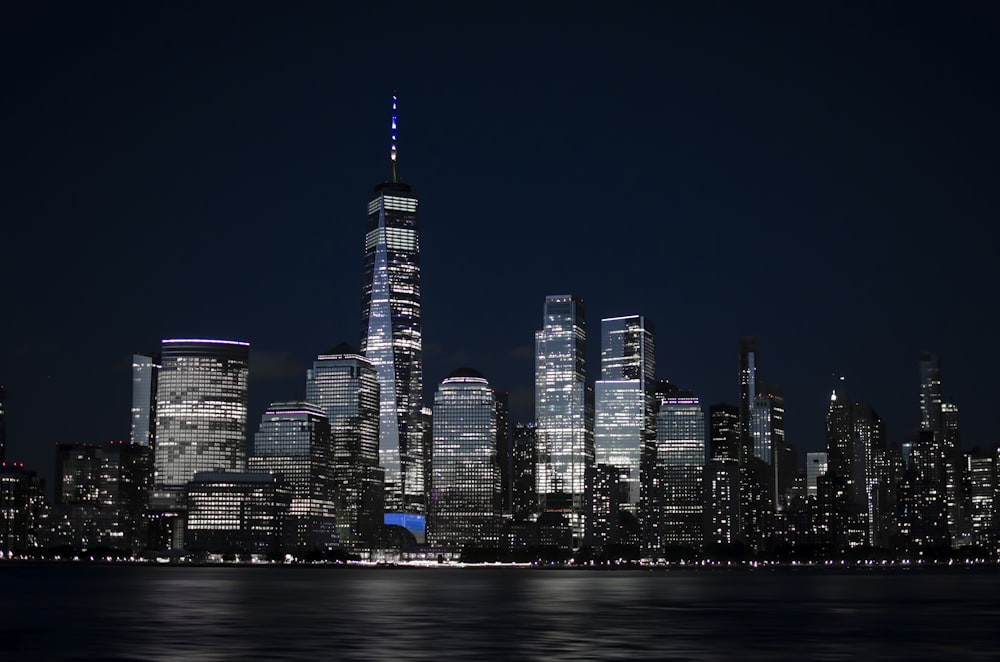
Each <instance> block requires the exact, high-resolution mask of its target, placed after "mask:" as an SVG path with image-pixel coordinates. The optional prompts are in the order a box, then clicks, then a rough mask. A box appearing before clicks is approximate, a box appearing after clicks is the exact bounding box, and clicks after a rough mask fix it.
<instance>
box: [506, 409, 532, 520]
mask: <svg viewBox="0 0 1000 662" xmlns="http://www.w3.org/2000/svg"><path fill="white" fill-rule="evenodd" d="M536 440H537V437H536V434H535V424H534V423H517V424H515V425H514V430H513V433H512V439H511V441H512V444H511V445H512V451H511V455H512V457H511V462H512V481H511V488H512V492H513V494H512V500H513V503H512V507H511V511H512V513H513V514H514V515H515V516H517V517H522V518H525V517H529V516H532V515H534V514H535V513H537V512H538V492H537V491H536V485H535V462H536V452H537V449H536V446H537V443H536Z"/></svg>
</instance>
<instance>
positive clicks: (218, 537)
mask: <svg viewBox="0 0 1000 662" xmlns="http://www.w3.org/2000/svg"><path fill="white" fill-rule="evenodd" d="M185 488H186V503H187V526H186V527H185V534H184V548H185V549H186V550H189V551H192V552H203V553H211V554H234V555H238V556H240V557H241V558H242V559H244V560H249V558H248V557H251V556H253V555H261V556H266V557H269V558H270V559H274V558H276V557H278V556H279V555H280V554H282V553H283V552H284V551H285V550H284V549H283V540H284V532H285V518H286V517H287V514H288V509H289V506H290V503H291V500H292V494H291V490H290V489H288V487H287V486H286V485H285V483H284V480H283V479H282V477H281V476H280V475H272V474H267V473H247V472H242V471H226V472H211V471H206V472H198V473H196V474H195V475H194V477H193V479H192V480H191V481H189V482H188V483H187V485H186V486H185Z"/></svg>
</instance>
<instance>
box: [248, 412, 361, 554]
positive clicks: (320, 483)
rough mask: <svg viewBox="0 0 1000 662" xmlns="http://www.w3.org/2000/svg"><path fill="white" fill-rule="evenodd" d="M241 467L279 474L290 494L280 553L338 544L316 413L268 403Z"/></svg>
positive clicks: (323, 430)
mask: <svg viewBox="0 0 1000 662" xmlns="http://www.w3.org/2000/svg"><path fill="white" fill-rule="evenodd" d="M247 465H248V468H249V470H250V471H251V472H257V473H270V474H280V475H281V476H282V477H283V478H284V481H285V484H286V485H287V486H288V489H289V490H291V503H290V505H289V509H288V519H287V521H286V528H285V542H284V544H285V546H286V548H288V549H325V548H327V547H332V546H334V545H335V544H336V543H337V542H338V535H337V524H338V517H337V516H338V515H339V513H338V512H337V510H336V506H335V503H334V498H335V485H334V478H333V448H332V444H331V439H330V424H329V421H327V417H326V414H325V413H324V412H323V410H322V409H321V408H319V407H317V406H316V405H314V404H310V403H308V402H275V403H272V404H271V406H270V407H268V408H267V410H266V411H265V412H264V415H263V416H261V420H260V428H259V429H258V431H257V434H256V436H255V437H254V452H253V455H251V456H250V457H249V458H247ZM345 519H346V518H345Z"/></svg>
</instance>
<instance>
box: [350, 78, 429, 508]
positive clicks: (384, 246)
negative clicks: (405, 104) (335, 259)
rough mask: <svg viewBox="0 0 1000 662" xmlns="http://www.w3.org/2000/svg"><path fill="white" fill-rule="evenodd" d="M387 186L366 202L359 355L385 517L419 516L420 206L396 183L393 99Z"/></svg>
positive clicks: (421, 493) (421, 447) (421, 481)
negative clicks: (364, 364)
mask: <svg viewBox="0 0 1000 662" xmlns="http://www.w3.org/2000/svg"><path fill="white" fill-rule="evenodd" d="M391 164H392V181H389V182H383V183H381V184H378V185H376V186H375V190H374V193H373V194H372V197H371V198H369V200H368V219H367V223H366V228H365V263H364V283H363V287H362V302H363V303H362V331H361V353H362V354H363V355H364V356H365V358H367V359H368V360H369V361H370V362H371V364H372V365H373V366H374V368H375V371H376V373H377V375H378V382H379V386H380V389H381V393H380V407H379V458H380V459H379V464H380V465H381V466H382V467H383V468H384V470H385V490H386V494H385V508H386V513H402V512H412V513H423V512H424V498H425V488H424V475H425V465H424V462H425V453H424V444H423V442H424V437H423V432H422V426H421V422H422V416H421V410H422V402H421V398H422V390H423V358H422V340H421V313H420V234H419V223H418V217H417V205H418V202H419V201H418V199H417V196H416V195H414V193H413V189H412V188H411V187H410V186H409V185H408V184H403V183H401V182H398V181H396V98H395V97H393V104H392V151H391Z"/></svg>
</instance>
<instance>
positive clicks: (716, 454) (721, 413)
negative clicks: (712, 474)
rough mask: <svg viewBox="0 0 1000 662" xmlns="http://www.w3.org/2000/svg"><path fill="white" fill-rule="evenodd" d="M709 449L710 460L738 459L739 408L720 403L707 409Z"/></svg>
mask: <svg viewBox="0 0 1000 662" xmlns="http://www.w3.org/2000/svg"><path fill="white" fill-rule="evenodd" d="M708 420H709V431H710V433H709V448H708V457H709V459H711V460H732V461H734V462H736V461H738V460H739V457H740V408H739V407H737V406H735V405H730V404H726V403H724V402H723V403H720V404H717V405H712V406H711V407H709V408H708Z"/></svg>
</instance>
